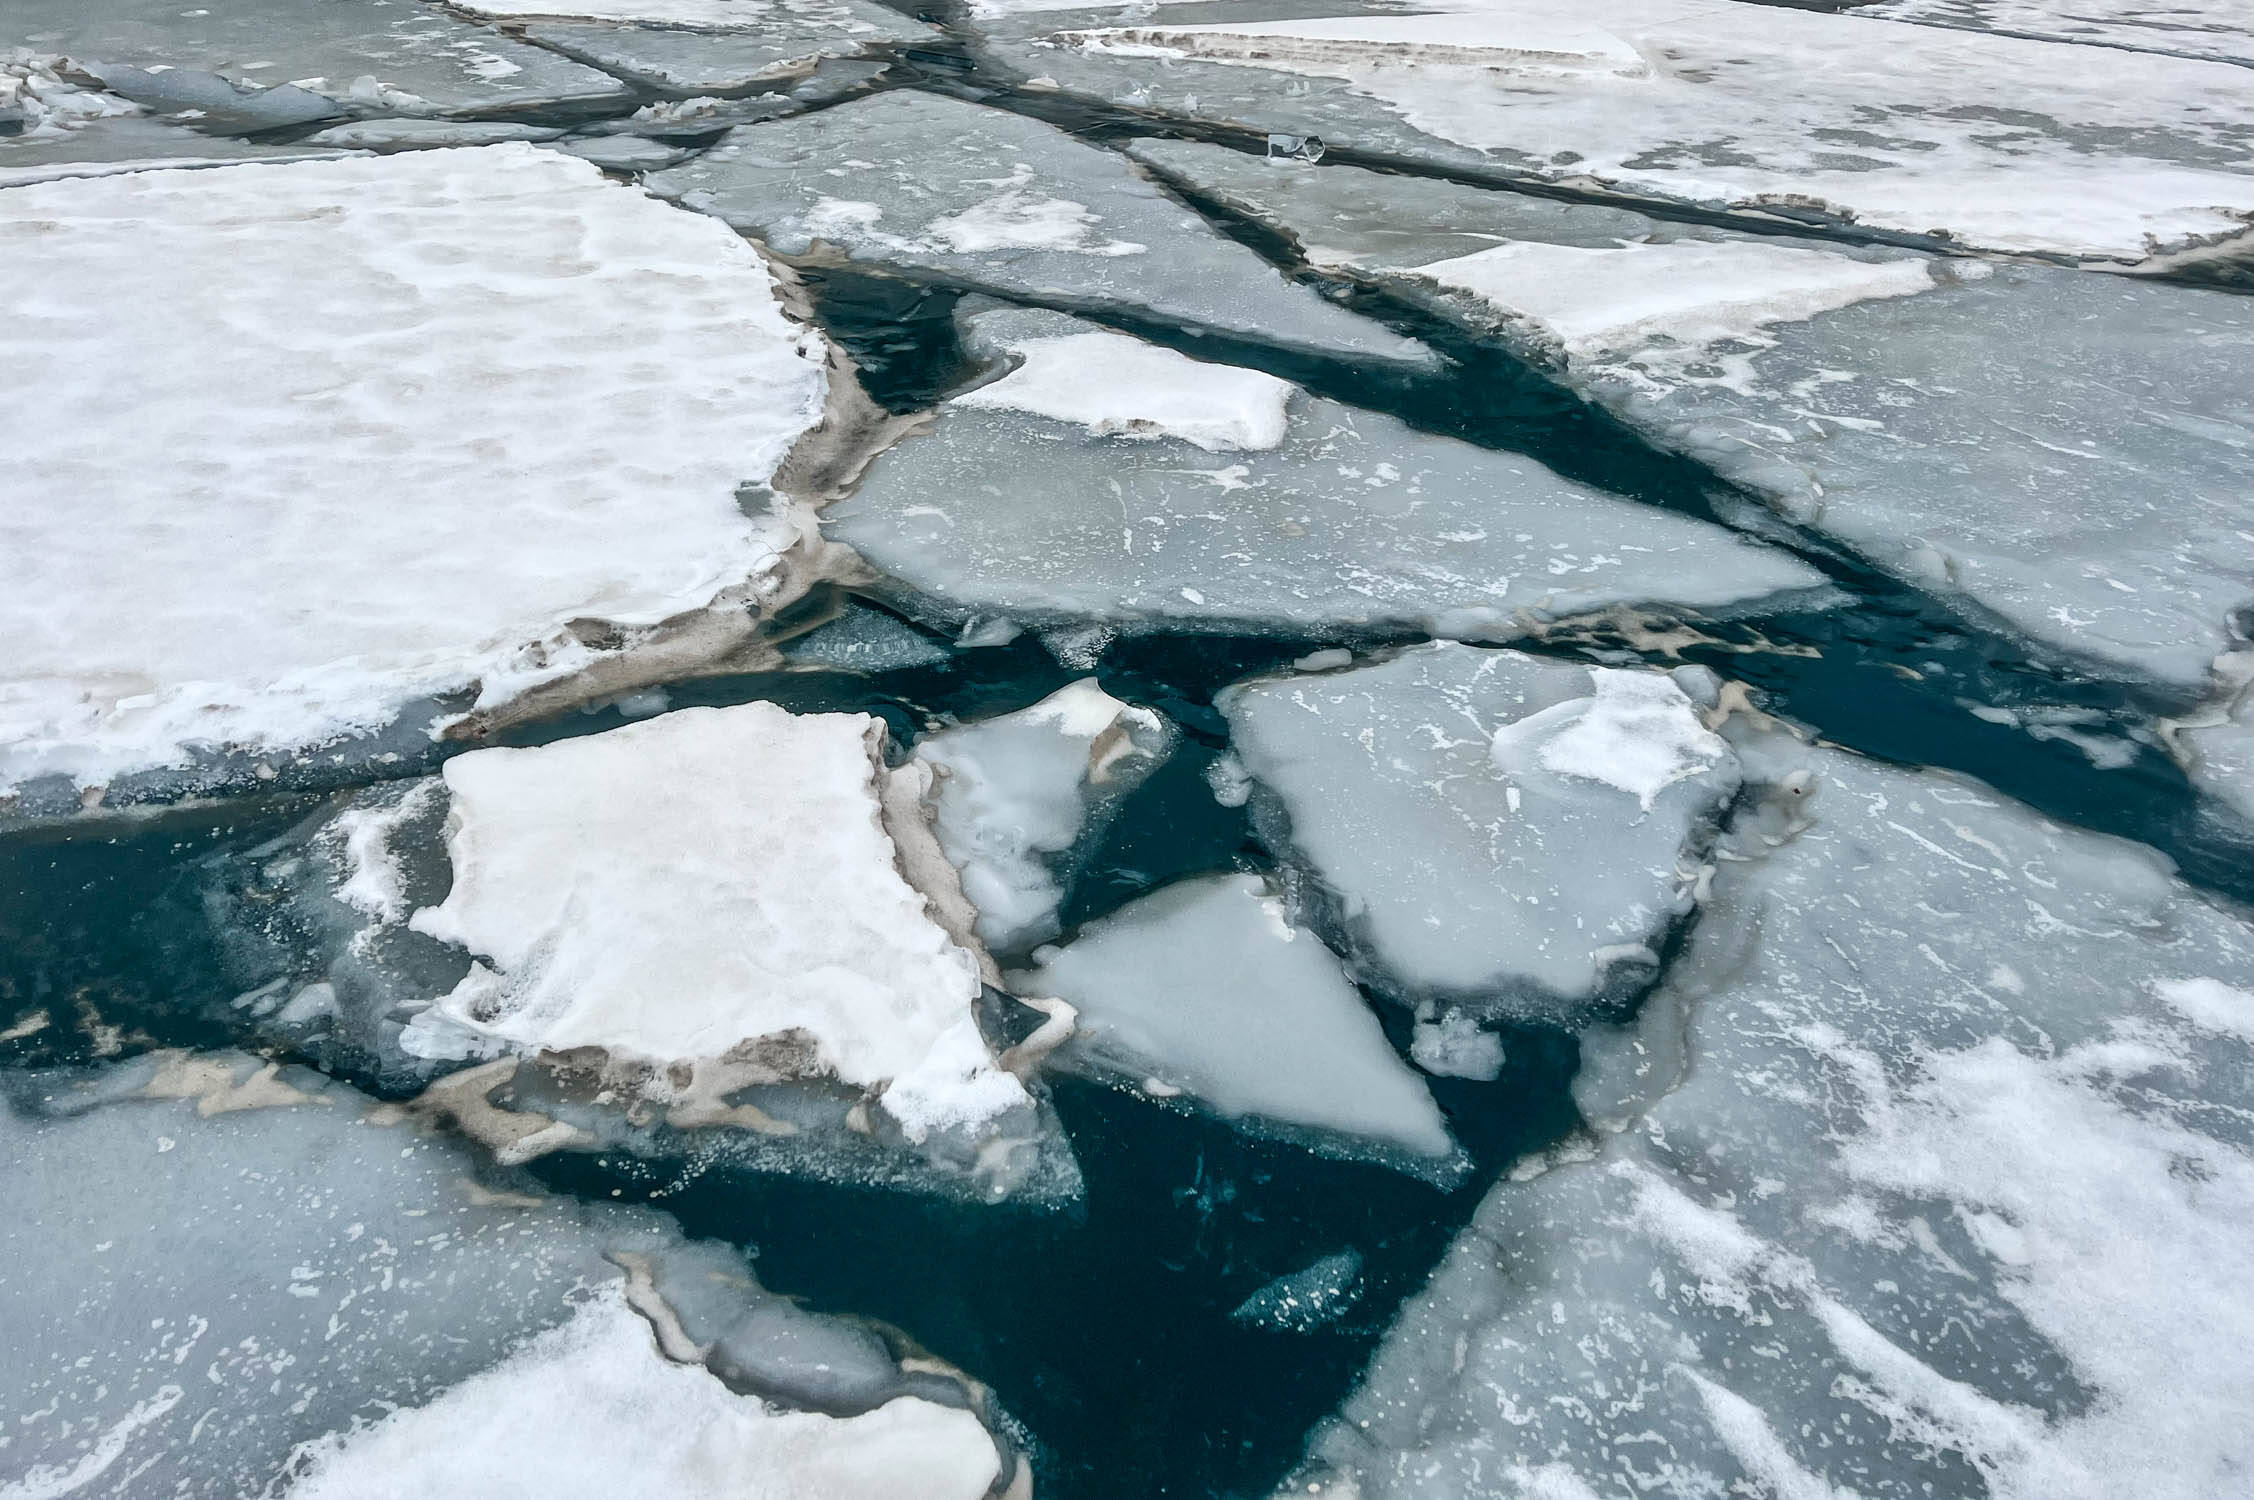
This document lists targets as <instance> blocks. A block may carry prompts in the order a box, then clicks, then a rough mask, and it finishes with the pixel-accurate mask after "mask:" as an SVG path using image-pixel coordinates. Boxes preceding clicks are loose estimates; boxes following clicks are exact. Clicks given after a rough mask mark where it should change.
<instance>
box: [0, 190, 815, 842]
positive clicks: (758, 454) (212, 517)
mask: <svg viewBox="0 0 2254 1500" xmlns="http://www.w3.org/2000/svg"><path fill="white" fill-rule="evenodd" d="M7 192H8V205H9V210H10V214H11V215H12V217H13V219H14V221H15V222H16V223H17V224H18V225H19V226H23V225H32V224H38V225H44V226H46V227H44V228H42V229H40V230H39V231H38V232H37V233H36V234H33V233H30V232H29V231H26V232H23V233H17V234H13V235H0V354H5V356H6V357H7V358H10V359H22V360H36V361H38V362H39V364H40V367H41V368H43V369H45V370H46V371H47V372H48V373H47V375H46V376H45V377H44V378H43V379H41V380H39V381H36V382H33V383H32V384H30V385H28V386H26V387H25V388H24V389H23V390H21V391H18V392H16V393H15V394H14V395H13V397H12V398H11V399H10V400H8V401H7V402H5V403H0V448H5V450H6V451H7V453H8V454H9V456H10V459H11V460H12V462H11V465H10V467H9V468H8V469H7V470H6V472H5V474H4V475H0V497H4V498H5V502H6V503H5V504H4V505H0V629H4V630H5V632H6V634H7V636H8V638H9V640H10V642H11V646H10V650H9V652H8V657H7V660H6V662H5V664H4V665H0V793H4V792H7V791H13V790H17V789H19V788H20V786H21V785H22V784H23V783H25V782H27V781H30V780H32V779H33V778H40V777H45V778H51V779H52V778H69V779H70V780H72V781H75V782H76V783H78V784H79V785H83V786H100V785H103V784H105V783H112V782H114V781H115V779H116V778H119V777H123V776H131V775H134V774H136V773H144V772H155V771H157V770H158V769H160V768H173V769H174V771H175V772H178V773H179V774H176V775H173V776H172V778H171V781H172V782H185V783H186V784H190V785H192V784H194V778H196V777H199V776H200V777H204V778H206V779H207V781H212V782H219V783H222V784H225V783H227V782H228V780H229V778H233V779H236V780H240V781H245V782H247V781H249V779H250V770H251V767H250V765H249V762H250V761H253V760H259V759H262V758H263V759H265V760H266V761H267V762H268V763H269V764H268V769H269V771H273V770H275V769H277V768H279V769H281V770H283V771H284V772H286V773H287V774H288V775H290V776H299V775H312V774H315V773H316V770H317V768H314V767H309V766H307V765H305V764H304V763H303V762H302V761H301V759H300V757H301V756H302V754H303V752H304V751H305V750H306V749H307V748H308V747H311V746H314V745H333V744H334V743H335V742H337V741H339V740H365V739H366V738H367V737H369V736H372V735H375V734H378V733H379V732H382V731H384V730H385V729H386V727H387V726H392V725H394V724H395V722H396V721H398V720H399V719H400V716H401V715H403V714H406V713H407V712H408V711H409V710H410V709H411V708H412V707H413V706H414V705H417V704H421V705H423V708H422V710H421V715H420V718H419V720H418V721H417V722H415V723H413V724H412V725H409V726H407V732H406V738H407V739H408V740H409V741H421V742H422V743H423V744H424V745H425V746H426V747H427V744H428V740H427V736H426V734H425V728H426V726H430V725H432V724H433V722H434V721H436V720H439V719H440V718H441V715H442V714H445V711H444V710H441V709H439V708H438V707H437V706H436V705H435V704H433V702H432V700H433V699H435V698H437V697H439V696H441V695H454V696H455V702H454V704H453V707H452V712H451V714H449V715H446V716H447V717H458V716H459V715H460V713H461V712H462V710H463V709H464V708H465V707H466V708H470V709H472V710H473V711H474V714H475V722H476V723H477V724H479V725H490V724H493V723H496V722H502V721H505V720H506V719H508V718H509V717H511V716H512V715H519V714H523V713H528V712H532V711H535V710H538V709H546V710H548V711H553V710H555V709H560V708H563V707H568V706H570V705H571V704H573V703H576V702H579V701H583V700H585V699H590V698H601V697H606V696H610V695H613V694H616V693H618V692H621V691H627V690H631V689H632V688H634V687H637V686H639V685H641V684H642V683H643V682H647V681H650V680H652V679H653V678H664V677H677V676H680V675H683V674H685V673H693V672H695V671H697V670H702V669H708V668H709V667H710V666H711V665H712V664H713V663H715V662H716V661H721V660H725V659H728V658H729V657H730V655H731V653H735V652H752V653H755V654H756V653H757V652H759V651H762V650H764V649H765V648H764V647H763V646H762V645H761V644H760V642H759V639H758V632H759V627H760V622H761V620H762V619H763V618H764V617H765V615H766V614H767V613H768V612H769V611H771V610H773V609H776V608H779V607H780V606H781V605H783V604H786V603H788V602H790V601H791V600H793V599H795V598H796V597H798V595H800V594H801V593H803V592H804V591H805V589H806V588H808V587H809V586H811V584H812V583H813V582H814V581H816V580H817V579H818V578H819V577H821V576H822V575H823V570H824V569H825V568H826V567H827V566H828V562H827V561H826V559H828V558H829V557H830V556H831V555H832V554H831V553H830V552H829V551H828V550H827V549H825V548H824V547H823V545H822V544H821V542H820V540H819V538H818V536H816V535H814V533H813V530H812V525H811V521H810V519H809V518H807V517H806V515H805V514H804V513H803V512H802V511H801V510H799V509H798V508H797V507H795V506H786V505H777V506H776V507H774V508H772V509H770V510H769V511H767V512H765V513H762V514H759V515H747V514H746V513H745V511H744V510H743V508H742V507H740V506H739V504H738V501H737V490H738V487H739V486H740V485H743V484H746V483H763V482H767V481H770V480H773V479H775V476H776V474H777V472H778V470H779V469H780V468H781V467H782V465H783V463H784V461H785V459H786V457H787V456H788V455H789V454H790V453H791V452H792V450H793V448H794V446H796V445H797V444H798V441H799V439H800V437H801V435H802V434H804V433H806V432H808V431H809V430H810V429H813V428H814V427H816V425H817V424H818V423H820V421H821V419H822V416H823V412H824V403H825V393H826V392H827V391H828V390H829V388H830V382H829V379H828V377H827V375H826V372H825V369H824V359H825V355H826V353H827V351H826V348H825V346H824V344H823V343H822V341H821V340H820V338H819V336H818V335H815V334H812V333H810V332H808V331H807V330H806V329H804V328H803V327H801V326H799V325H797V324H794V323H793V322H791V321H790V320H789V319H788V318H786V317H785V316H784V314H783V310H782V305H781V302H780V300H779V298H778V296H777V293H776V288H775V282H774V278H773V275H772V273H771V272H770V271H769V270H768V268H767V266H766V264H765V263H764V262H763V261H762V260H761V258H760V256H759V254H758V252H757V251H756V250H755V249H753V248H752V247H751V246H749V245H746V244H745V243H743V241H742V240H740V239H739V238H738V237H737V236H735V235H733V234H730V233H729V232H727V230H726V229H725V228H724V227H722V226H720V225H718V224H715V223H713V222H712V221H710V220H707V219H702V218H699V217H698V216H696V215H692V214H683V213H680V212H678V211H676V210H674V209H672V208H669V207H667V206H665V205H663V204H659V203H656V202H653V201H652V200H650V199H649V198H647V197H646V196H644V195H642V194H640V193H638V192H635V191H634V190H632V189H630V188H625V187H621V186H618V185H616V184H613V183H609V182H606V181H605V180H604V179H603V177H602V175H601V174H600V173H599V172H598V171H596V169H595V168H594V167H592V166H590V165H588V164H586V163H584V162H579V161H574V160H572V159H571V158H569V157H566V156H563V155H560V154H558V153H555V152H551V151H542V150H538V149H536V148H533V147H530V146H525V145H511V146H495V147H487V148H481V149H474V150H435V151H421V152H412V153H405V154H402V155H398V156H390V157H382V158H371V159H359V160H348V161H333V162H317V163H300V164H295V165H288V166H264V165H253V166H241V167H224V168H215V169H212V170H207V171H195V172H139V173H133V174H129V175H125V176H117V177H108V178H101V179H91V180H82V181H69V182H55V183H48V184H43V185H40V186H36V187H27V188H17V189H8V190H7ZM254 231H255V232H254ZM590 235H595V236H599V237H600V238H601V242H602V245H603V251H602V254H601V256H600V257H599V262H600V263H599V265H598V264H597V263H596V262H591V261H589V260H588V259H586V246H587V245H588V243H589V236H590ZM402 257H405V259H404V260H403V259H402ZM434 258H435V260H434ZM409 260H411V261H414V262H416V264H415V265H413V266H410V265H408V264H407V263H406V262H407V261H409ZM436 260H443V261H444V262H445V263H446V264H447V265H448V266H449V267H450V269H449V270H448V272H447V274H446V275H444V276H435V275H433V274H431V273H430V272H429V271H428V264H430V263H435V261H436ZM418 267H420V269H418ZM591 267H592V269H590V268H591ZM35 310H36V311H35ZM653 370H654V371H659V372H663V373H661V374H660V375H655V376H653V375H651V374H650V373H649V372H650V371H653ZM839 389H840V390H841V391H842V390H843V389H844V387H843V385H842V384H841V385H840V386H839ZM246 434H255V435H256V440H255V441H252V440H249V439H248V438H247V437H246ZM465 473H476V474H479V475H480V476H482V478H481V479H480V482H479V484H478V485H477V487H476V494H475V496H474V498H472V499H471V500H465V499H464V496H463V491H462V486H461V476H462V475H463V474H465ZM370 475H380V476H382V491H383V503H382V504H380V505H372V504H370V503H369V490H368V484H369V476H370ZM472 697H474V699H475V702H474V703H472V702H470V701H469V700H470V699H471V698H472ZM465 727H466V726H465ZM409 748H410V749H411V748H412V745H411V744H410V746H409ZM322 764H324V765H327V764H333V763H332V762H329V761H328V760H326V759H324V761H323V762H322ZM145 779H147V780H149V781H151V782H152V783H164V784H170V783H167V782H165V778H164V777H162V776H153V775H152V776H150V777H147V778H145ZM259 784H263V782H261V783H259ZM156 794H157V793H156V792H152V793H151V795H156ZM117 800H119V799H117V798H115V797H113V798H112V801H113V802H115V801H117Z"/></svg>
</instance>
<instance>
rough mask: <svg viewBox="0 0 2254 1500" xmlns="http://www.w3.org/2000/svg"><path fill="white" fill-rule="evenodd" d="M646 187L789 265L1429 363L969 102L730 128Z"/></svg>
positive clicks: (1063, 148)
mask: <svg viewBox="0 0 2254 1500" xmlns="http://www.w3.org/2000/svg"><path fill="white" fill-rule="evenodd" d="M650 188H651V190H652V191H654V192H660V193H663V194H665V195H667V196H669V197H677V198H679V199H681V200H682V201H683V202H684V203H686V204H688V205H689V206H691V207H694V208H699V209H702V210H704V211H706V212H708V213H714V214H717V215H719V216H720V217H722V218H724V219H726V220H727V221H728V222H729V223H731V224H733V225H735V226H736V227H737V228H738V229H741V230H744V231H745V232H747V233H750V234H756V235H758V236H759V237H760V238H761V239H762V240H764V241H765V242H766V243H767V244H768V245H769V246H771V247H772V248H774V249H775V250H777V251H779V252H781V253H782V254H784V255H787V256H797V257H809V258H813V259H816V260H819V259H820V258H822V257H823V256H825V255H828V256H843V257H846V258H849V259H850V260H851V261H853V262H855V263H860V264H866V265H869V266H873V267H885V268H891V269H895V270H901V271H909V272H916V273H921V274H925V275H933V276H938V277H943V278H945V279H947V280H950V281H956V282H960V283H963V284H965V285H968V286H972V287H976V288H979V289H981V290H985V291H992V292H997V293H1001V294H1004V295H1009V296H1015V297H1034V298H1048V299H1055V300H1058V301H1063V302H1067V303H1071V304H1074V305H1076V306H1082V307H1089V308H1102V309H1109V310H1112V311H1118V312H1129V313H1136V314H1140V315H1143V316H1146V317H1156V318H1162V319H1165V320H1167V321H1169V322H1178V323H1186V324H1191V325H1196V326H1199V327H1203V328H1206V329H1210V330H1213V331H1215V332H1221V333H1227V334H1231V335H1234V336H1237V337H1241V338H1249V339H1256V340H1259V341H1262V342H1266V343H1273V344H1281V345H1286V346H1291V347H1296V348H1301V349H1313V350H1318V351H1321V352H1324V353H1328V354H1336V355H1344V356H1348V357H1354V358H1363V359H1370V360H1381V361H1390V362H1393V363H1397V364H1411V365H1418V364H1428V363H1430V362H1431V355H1430V354H1429V352H1428V351H1426V350H1425V349H1424V348H1423V346H1422V345H1419V344H1417V343H1415V342H1413V341H1411V340H1408V339H1404V338H1401V337H1400V336H1398V335H1396V334H1394V333H1392V332H1390V331H1388V330H1387V329H1385V328H1384V327H1382V326H1381V325H1379V324H1376V323H1371V322H1368V321H1366V320H1364V319H1361V318H1357V317H1355V316H1354V315H1353V314H1351V313H1348V312H1343V311H1341V310H1340V309H1338V308H1335V307H1332V306H1331V305H1329V304H1328V303H1326V302H1324V301H1323V300H1322V299H1321V298H1319V297H1317V296H1316V295H1315V294H1314V293H1313V292H1311V291H1309V290H1307V289H1306V288H1304V287H1299V286H1294V285H1292V284H1290V283H1289V282H1286V281H1285V280H1284V279H1283V278H1282V277H1281V276H1280V275H1278V274H1277V273H1276V271H1275V270H1274V269H1273V268H1271V267H1270V266H1268V265H1267V264H1266V263H1265V262H1263V261H1261V260H1260V258H1259V257H1258V256H1256V255H1254V254H1252V252H1250V251H1249V250H1246V249H1244V248H1242V247H1241V246H1238V245H1236V244H1234V243H1232V242H1230V241H1229V240H1228V239H1226V238H1224V237H1223V236H1222V235H1220V234H1219V233H1217V232H1216V231H1215V230H1213V229H1212V228H1211V227H1210V226H1208V225H1207V224H1206V222H1205V221H1204V220H1203V219H1200V218H1199V217H1198V216H1197V215H1196V214H1194V213H1191V212H1190V211H1189V210H1188V209H1186V208H1183V207H1182V206H1181V205H1180V204H1178V203H1176V202H1174V200H1172V199H1171V198H1169V197H1168V196H1167V195H1166V194H1165V193H1164V192H1162V191H1161V190H1160V189H1158V188H1157V187H1156V186H1154V185H1153V184H1152V183H1151V182H1150V181H1149V180H1147V179H1146V178H1145V177H1143V176H1142V175H1140V173H1139V172H1138V171H1137V169H1136V168H1135V167H1134V166H1133V165H1131V164H1130V163H1128V162H1126V161H1125V160H1123V159H1122V158H1120V157H1119V156H1117V155H1115V154H1114V153H1112V152H1109V151H1104V150H1100V149H1098V148H1096V147H1094V146H1089V145H1086V144H1083V143H1082V142H1080V141H1076V140H1074V139H1073V138H1072V137H1070V136H1068V135H1066V134H1064V133H1063V132H1062V131H1059V130H1056V129H1054V128H1052V127H1050V126H1048V125H1044V124H1042V123H1040V122H1039V121H1037V120H1031V119H1027V118H1026V117H1024V116H1022V115H1014V114H1008V113H1005V112H1003V111H1001V110H998V109H990V108H987V107H985V106H983V105H977V104H967V103H964V102H962V101H960V100H956V99H947V98H942V97H939V96H937V95H932V94H920V93H907V92H893V93H886V94H880V95H878V96H876V97H874V98H870V99H862V100H855V101H852V102H850V103H846V104H842V105H839V106H837V107H836V108H833V109H828V110H824V111H823V112H822V113H821V116H820V118H819V119H813V118H808V119H804V120H779V121H774V122H771V123H768V124H762V125H756V126H744V127H740V128H739V129H738V130H735V131H732V132H730V133H729V134H728V135H727V136H726V137H725V138H724V139H723V140H722V141H721V143H720V144H719V145H717V146H715V147H714V148H713V149H712V150H710V151H708V152H706V153H705V154H704V155H702V156H700V157H698V158H697V159H696V160H695V161H693V162H688V163H684V164H683V165H681V166H679V167H676V168H674V169H672V170H671V171H668V172H664V173H661V174H659V175H657V176H656V177H654V178H652V179H651V181H650Z"/></svg>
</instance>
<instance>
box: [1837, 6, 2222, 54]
mask: <svg viewBox="0 0 2254 1500" xmlns="http://www.w3.org/2000/svg"><path fill="white" fill-rule="evenodd" d="M1856 13H1857V14H1859V15H1865V16H1871V17H1874V18H1877V19H1879V20H1886V21H1914V22H1916V23H1917V24H1919V25H1921V26H1948V27H1956V28H1960V29H1962V30H1965V31H1986V32H1994V33H1996V34H1998V35H2001V36H2018V37H2028V38H2031V39H2035V40H2040V41H2046V42H2072V43H2079V44H2081V45H2084V46H2090V47H2101V48H2108V49H2112V48H2119V49H2123V50H2126V51H2130V52H2165V53H2167V54H2169V55H2170V56H2172V57H2204V58H2211V59H2213V60H2214V61H2216V62H2234V63H2237V64H2239V65H2240V66H2242V67H2254V16H2249V15H2248V14H2247V12H2246V8H2245V7H2244V6H2243V5H2240V4H2237V3H2236V0H2175V3H2171V4H2168V5H2152V4H2150V3H2148V0H1880V3H1879V4H1877V5H1869V6H1858V7H1857V8H1856Z"/></svg>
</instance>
